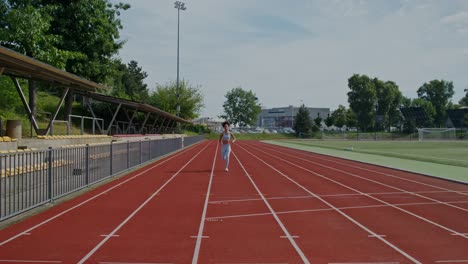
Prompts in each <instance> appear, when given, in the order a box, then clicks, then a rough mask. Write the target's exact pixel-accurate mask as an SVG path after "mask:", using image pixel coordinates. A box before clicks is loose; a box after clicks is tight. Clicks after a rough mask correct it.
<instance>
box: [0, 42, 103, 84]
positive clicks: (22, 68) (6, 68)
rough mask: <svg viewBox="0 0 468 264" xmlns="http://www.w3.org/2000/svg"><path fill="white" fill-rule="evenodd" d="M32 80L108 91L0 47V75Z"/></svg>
mask: <svg viewBox="0 0 468 264" xmlns="http://www.w3.org/2000/svg"><path fill="white" fill-rule="evenodd" d="M1 74H5V75H9V76H13V77H19V78H25V79H34V80H39V81H44V82H47V83H52V84H55V85H57V86H66V87H70V88H74V89H76V90H84V91H95V90H109V88H108V87H106V86H104V85H101V84H97V83H94V82H91V81H88V80H86V79H84V78H81V77H79V76H77V75H74V74H71V73H69V72H66V71H64V70H60V69H58V68H55V67H53V66H51V65H49V64H47V63H43V62H40V61H38V60H35V59H33V58H31V57H28V56H25V55H23V54H21V53H18V52H15V51H13V50H10V49H7V48H5V47H2V46H0V75H1Z"/></svg>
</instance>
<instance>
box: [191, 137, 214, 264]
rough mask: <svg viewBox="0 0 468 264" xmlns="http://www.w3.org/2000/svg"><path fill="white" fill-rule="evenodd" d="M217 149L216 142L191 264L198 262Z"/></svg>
mask: <svg viewBox="0 0 468 264" xmlns="http://www.w3.org/2000/svg"><path fill="white" fill-rule="evenodd" d="M218 147H219V141H218V143H216V150H215V154H214V157H213V165H211V174H210V181H209V182H208V188H207V190H206V198H205V204H204V206H203V212H202V215H201V220H200V226H199V227H198V235H197V242H196V243H195V249H194V252H193V258H192V264H196V263H197V262H198V256H199V254H200V248H201V241H202V238H203V228H204V226H205V217H206V211H207V209H208V201H209V199H210V191H211V183H212V182H213V175H214V168H215V164H216V155H217V154H218Z"/></svg>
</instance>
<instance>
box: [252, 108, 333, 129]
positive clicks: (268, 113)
mask: <svg viewBox="0 0 468 264" xmlns="http://www.w3.org/2000/svg"><path fill="white" fill-rule="evenodd" d="M307 110H309V116H310V119H311V120H314V119H315V118H317V116H318V115H319V116H320V117H321V118H322V123H323V121H324V120H325V119H326V118H327V117H328V115H329V114H330V108H314V107H307ZM297 112H299V107H295V106H292V105H290V106H288V107H277V108H269V109H262V111H261V112H260V114H259V115H258V119H257V122H256V125H257V126H258V127H262V128H267V129H277V128H292V127H294V117H295V116H296V114H297Z"/></svg>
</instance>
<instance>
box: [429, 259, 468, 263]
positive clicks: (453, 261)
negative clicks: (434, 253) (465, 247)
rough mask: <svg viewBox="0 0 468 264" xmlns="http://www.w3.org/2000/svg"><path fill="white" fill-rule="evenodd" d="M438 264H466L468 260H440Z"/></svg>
mask: <svg viewBox="0 0 468 264" xmlns="http://www.w3.org/2000/svg"><path fill="white" fill-rule="evenodd" d="M436 262H437V263H466V262H468V259H459V260H438V261H436Z"/></svg>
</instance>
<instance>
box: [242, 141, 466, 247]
mask: <svg viewBox="0 0 468 264" xmlns="http://www.w3.org/2000/svg"><path fill="white" fill-rule="evenodd" d="M256 150H258V151H260V152H263V153H265V154H266V155H268V156H271V157H274V158H276V159H279V160H282V161H283V162H286V163H289V164H291V165H293V166H295V167H297V168H300V169H302V170H304V171H307V172H310V173H312V174H314V175H316V176H318V177H320V178H322V179H325V180H327V181H331V182H334V183H336V184H338V185H340V186H343V187H345V188H347V189H350V190H352V191H355V192H357V193H360V194H362V195H365V196H367V197H369V198H371V199H374V200H376V201H379V202H381V203H383V204H386V205H389V206H391V207H393V208H395V209H397V210H400V211H402V212H405V213H407V214H409V215H412V216H414V217H416V218H418V219H420V220H422V221H424V222H426V223H429V224H432V225H434V226H437V227H439V228H441V229H444V230H446V231H448V232H450V233H455V234H460V236H461V237H463V238H465V239H468V236H465V235H463V234H461V233H460V232H458V231H455V230H453V229H451V228H449V227H446V226H443V225H441V224H438V223H436V222H434V221H431V220H429V219H427V218H424V217H422V216H420V215H417V214H415V213H412V212H410V211H408V210H406V209H403V208H401V207H398V206H395V205H393V204H390V203H388V202H386V201H383V200H381V199H379V198H377V197H374V196H371V195H366V194H365V193H363V192H361V191H359V190H356V189H354V188H352V187H350V186H347V185H346V184H343V183H341V182H338V181H335V180H333V179H331V178H328V177H326V176H324V175H322V174H320V173H318V172H315V171H313V170H309V169H307V168H304V167H302V166H299V165H297V164H295V163H293V162H290V161H287V160H285V159H282V158H280V157H277V156H274V155H271V154H269V153H267V152H265V151H263V150H260V149H258V148H256ZM246 151H247V150H246ZM247 152H248V151H247ZM249 153H250V152H249ZM325 167H328V166H325ZM330 168H331V167H330ZM319 199H321V198H320V197H319ZM464 210H466V209H464Z"/></svg>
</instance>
